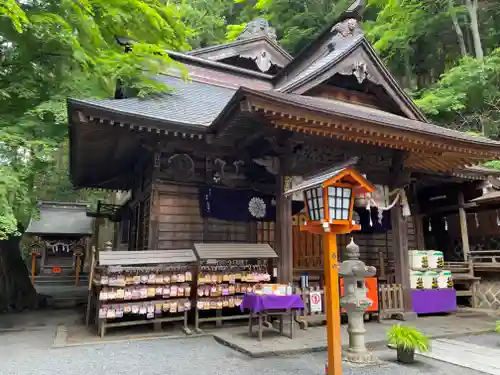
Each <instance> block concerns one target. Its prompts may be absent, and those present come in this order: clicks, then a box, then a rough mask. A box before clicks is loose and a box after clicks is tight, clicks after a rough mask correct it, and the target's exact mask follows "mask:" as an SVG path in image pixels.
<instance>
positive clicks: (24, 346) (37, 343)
mask: <svg viewBox="0 0 500 375" xmlns="http://www.w3.org/2000/svg"><path fill="white" fill-rule="evenodd" d="M53 339H54V332H53V331H51V330H40V331H30V332H27V331H26V332H15V333H4V334H0V375H4V374H5V375H54V373H55V372H57V373H59V374H61V375H100V374H119V375H156V374H158V375H159V374H162V375H194V374H203V375H226V374H227V375H229V374H231V375H254V374H259V375H260V374H272V375H289V374H291V373H293V374H294V375H323V374H324V363H325V353H314V354H305V355H300V356H288V357H274V358H263V359H251V358H248V357H246V356H244V355H242V354H240V353H237V352H234V351H232V350H231V349H229V348H226V347H223V346H221V345H219V344H217V343H216V342H215V341H214V340H213V339H212V338H209V337H204V338H196V339H182V340H152V341H134V342H123V343H113V344H103V345H92V346H80V347H69V348H57V349H52V348H51V345H52V342H53ZM377 355H378V356H379V358H381V359H383V360H386V361H387V362H385V363H384V364H383V365H381V366H375V367H374V366H370V367H353V366H349V365H345V366H344V375H378V374H381V375H382V374H383V375H400V374H402V373H403V372H404V373H405V374H407V375H420V374H422V375H423V374H431V375H449V374H453V375H481V373H479V372H474V371H471V370H468V369H464V368H460V367H455V366H452V365H449V364H446V363H442V362H437V361H432V360H430V359H426V358H419V363H418V364H415V365H412V366H406V367H402V366H400V365H397V364H395V363H394V362H393V361H394V358H395V352H393V351H390V350H385V351H382V352H378V353H377Z"/></svg>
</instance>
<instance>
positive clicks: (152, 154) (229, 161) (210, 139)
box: [68, 1, 500, 311]
mask: <svg viewBox="0 0 500 375" xmlns="http://www.w3.org/2000/svg"><path fill="white" fill-rule="evenodd" d="M363 10H364V1H356V2H355V3H354V4H353V5H351V6H350V7H349V8H348V9H347V10H346V11H345V12H344V13H343V14H342V15H341V16H340V18H339V19H337V20H336V22H335V23H334V24H333V25H327V27H326V28H325V30H324V32H322V33H321V34H320V35H319V36H318V37H317V38H316V40H314V41H313V42H312V43H311V44H310V45H309V46H307V47H306V48H305V49H304V50H303V51H302V52H300V53H299V54H298V55H297V56H295V57H292V56H290V55H289V54H288V53H287V52H286V51H285V50H284V49H283V48H281V47H280V46H279V44H278V42H277V39H276V34H275V31H274V30H273V29H272V28H271V26H270V25H269V24H268V23H267V21H265V20H263V19H257V20H255V21H252V22H250V23H249V24H248V26H247V28H246V29H245V30H244V31H243V32H242V34H241V35H240V36H239V37H238V38H237V39H236V40H235V41H234V42H231V43H227V44H222V45H217V46H212V47H207V48H203V49H199V50H194V51H188V52H169V55H170V56H171V57H172V58H173V59H175V60H176V61H178V62H180V63H182V64H183V65H184V67H185V68H186V70H187V72H188V74H189V77H190V80H189V81H188V82H186V81H183V80H182V79H181V78H180V76H179V74H178V72H176V71H169V70H166V71H165V72H164V74H162V75H159V76H157V79H158V80H159V81H161V82H163V83H164V84H165V85H166V86H168V87H169V88H171V89H172V91H170V92H169V93H166V94H164V95H159V96H155V97H151V98H146V99H140V98H135V97H123V95H122V96H120V97H119V98H112V99H104V100H95V99H85V100H81V99H69V100H68V113H69V121H70V124H69V125H70V127H69V132H70V173H71V179H72V181H73V184H74V185H75V186H76V187H78V188H98V189H110V190H127V191H131V192H132V197H131V199H130V200H129V201H128V202H127V203H126V209H124V210H121V211H122V212H123V214H122V216H121V218H120V220H121V226H122V235H121V243H126V244H128V245H127V246H128V248H129V249H130V250H138V249H158V250H176V249H184V248H191V247H192V246H193V244H194V243H200V242H210V243H223V242H224V243H257V242H266V241H269V242H271V244H272V246H273V247H274V249H275V250H276V252H277V254H278V255H279V261H278V262H279V264H278V265H277V266H278V276H279V279H280V281H282V282H283V283H288V282H291V281H292V280H293V277H294V275H293V271H294V270H293V262H294V259H293V255H294V254H293V226H292V216H293V215H294V214H297V213H299V212H300V211H301V210H302V208H303V202H301V201H300V198H298V199H295V198H294V199H288V198H285V197H284V196H283V194H282V193H283V192H284V191H285V190H287V189H288V188H289V187H290V184H293V183H294V180H295V179H300V178H301V177H304V176H306V175H307V174H310V173H312V172H314V171H318V170H320V169H323V168H326V167H329V166H331V165H332V164H335V163H339V162H344V161H346V160H349V159H350V158H353V157H356V165H355V168H356V169H357V170H358V171H360V172H361V173H363V174H365V175H366V177H367V179H368V180H369V181H370V182H372V183H373V184H376V185H380V186H383V187H386V190H387V191H397V192H398V194H401V201H400V203H399V202H398V204H396V205H395V206H394V208H393V209H392V210H390V215H388V216H384V223H385V224H386V225H387V226H389V227H390V232H389V230H386V231H385V233H390V236H391V238H390V241H387V242H386V244H385V245H384V246H385V247H388V248H390V251H391V252H392V253H393V254H394V255H393V256H394V258H395V262H394V263H395V270H394V273H395V279H396V282H397V283H398V284H401V285H402V288H403V290H404V292H405V293H404V297H405V298H404V303H405V309H406V311H411V309H412V306H411V299H410V298H409V297H408V293H409V291H410V280H409V272H408V270H409V268H408V267H409V252H408V251H409V243H408V225H410V224H411V223H412V216H413V219H414V218H415V217H416V216H415V215H416V214H417V213H416V212H411V215H412V216H408V215H409V214H410V212H405V216H403V213H404V212H403V210H402V209H401V207H403V206H405V203H407V202H406V201H407V200H409V201H410V204H411V205H413V204H414V203H415V202H416V201H415V200H416V197H417V194H416V193H415V190H414V188H415V186H414V185H415V176H419V177H418V178H419V179H425V178H427V177H426V176H429V175H432V174H436V173H437V174H453V173H456V172H457V171H460V170H464V169H466V168H468V167H469V166H472V165H476V164H479V163H483V162H485V161H488V160H494V159H498V158H500V142H497V141H493V140H490V139H487V138H484V137H478V136H472V135H469V134H465V133H461V132H457V131H453V130H449V129H446V128H443V127H440V126H437V125H434V124H431V123H429V121H428V120H427V119H426V118H425V116H424V115H423V114H422V113H421V111H420V110H419V109H418V108H417V107H416V106H415V104H414V103H413V102H412V100H411V99H410V98H409V97H408V96H407V94H405V92H404V90H403V89H402V88H401V87H400V85H399V84H398V83H397V81H396V80H395V79H394V77H392V76H391V74H390V73H389V71H388V70H387V68H386V67H385V66H384V64H383V62H382V61H381V59H380V58H379V57H378V56H377V54H376V52H375V51H374V49H373V47H372V46H371V45H370V43H369V42H368V41H367V39H366V38H365V36H364V34H363V31H362V28H361V25H360V22H361V20H362V13H363ZM382 190H383V189H382ZM383 191H384V190H383ZM388 213H389V212H384V215H385V214H388ZM382 216H383V215H382ZM413 222H415V220H413ZM274 223H275V224H274ZM415 226H416V225H415ZM412 228H413V224H412ZM412 230H413V229H412ZM266 231H273V232H274V235H273V236H269V235H266V233H265V232H266ZM365 236H370V234H365ZM360 246H361V248H363V246H364V244H360ZM414 246H416V245H414Z"/></svg>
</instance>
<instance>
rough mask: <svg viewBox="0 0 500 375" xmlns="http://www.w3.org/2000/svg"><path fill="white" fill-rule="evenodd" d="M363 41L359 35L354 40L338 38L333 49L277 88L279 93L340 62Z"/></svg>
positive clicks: (361, 35)
mask: <svg viewBox="0 0 500 375" xmlns="http://www.w3.org/2000/svg"><path fill="white" fill-rule="evenodd" d="M362 40H363V34H360V35H358V36H356V37H354V38H339V40H338V42H337V43H336V44H335V49H334V50H333V51H329V52H328V53H327V54H326V55H324V56H322V57H320V58H318V59H317V60H316V61H314V62H313V63H312V64H311V65H309V66H308V67H307V68H306V69H304V70H303V71H301V72H300V73H299V74H298V75H297V76H295V77H294V78H293V79H291V80H289V81H286V82H285V84H284V85H282V86H281V87H278V88H277V89H278V90H279V91H286V90H287V89H289V88H291V87H293V86H294V85H296V84H298V83H299V82H301V81H306V80H308V79H309V78H310V77H312V76H314V75H316V74H317V73H319V72H320V71H321V70H322V69H324V68H326V67H328V66H332V65H334V64H335V63H336V62H338V61H340V60H341V59H342V57H343V56H344V55H346V54H347V53H348V52H349V51H352V49H353V48H355V47H356V46H357V45H358V44H360V43H361V42H362Z"/></svg>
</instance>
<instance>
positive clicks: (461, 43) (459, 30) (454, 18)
mask: <svg viewBox="0 0 500 375" xmlns="http://www.w3.org/2000/svg"><path fill="white" fill-rule="evenodd" d="M448 9H449V11H450V15H451V20H452V22H453V26H454V27H455V32H456V33H457V39H458V45H459V46H460V53H461V54H462V56H467V48H466V46H465V38H464V33H463V32H462V28H461V27H460V24H459V23H458V18H457V13H456V12H455V4H454V3H453V0H448Z"/></svg>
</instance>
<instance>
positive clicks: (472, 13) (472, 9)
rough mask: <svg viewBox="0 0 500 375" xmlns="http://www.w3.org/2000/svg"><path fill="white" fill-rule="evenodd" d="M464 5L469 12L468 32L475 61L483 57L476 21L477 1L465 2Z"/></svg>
mask: <svg viewBox="0 0 500 375" xmlns="http://www.w3.org/2000/svg"><path fill="white" fill-rule="evenodd" d="M465 5H466V6H467V10H468V11H469V17H470V30H471V33H472V40H473V41H474V52H475V54H476V59H482V58H483V57H484V53H483V45H482V43H481V35H480V34H479V24H478V20H477V8H478V0H465Z"/></svg>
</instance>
